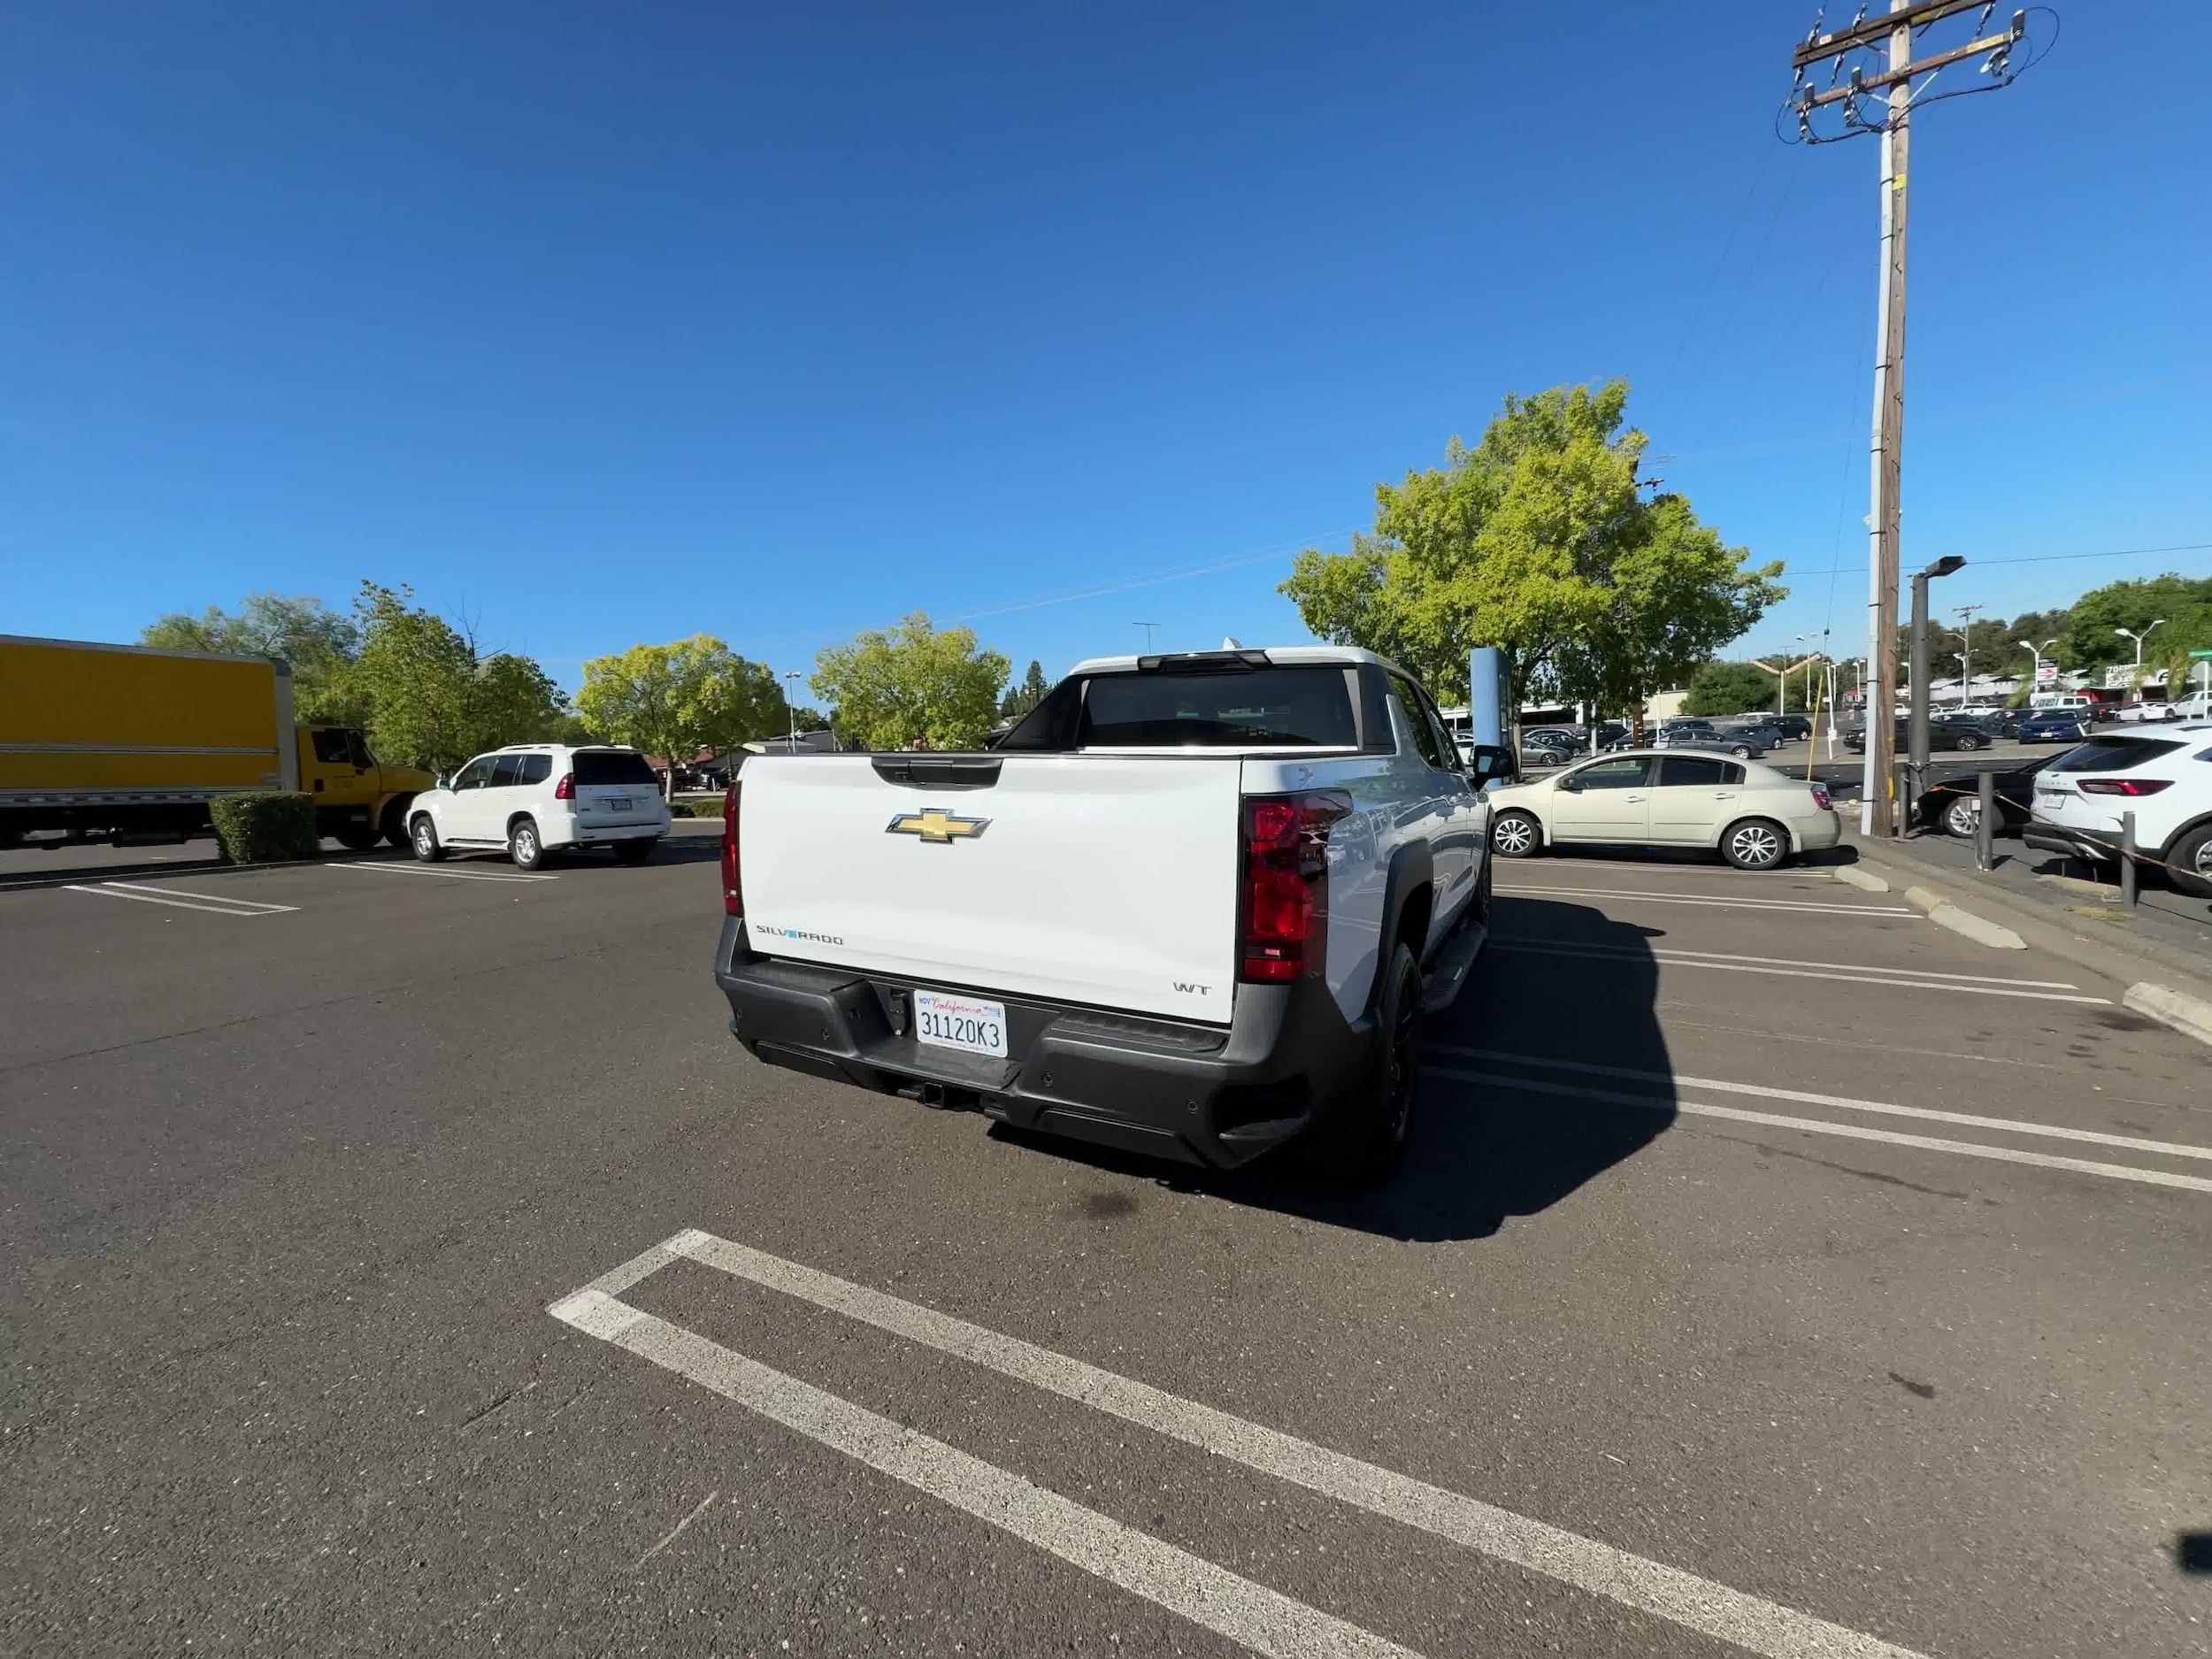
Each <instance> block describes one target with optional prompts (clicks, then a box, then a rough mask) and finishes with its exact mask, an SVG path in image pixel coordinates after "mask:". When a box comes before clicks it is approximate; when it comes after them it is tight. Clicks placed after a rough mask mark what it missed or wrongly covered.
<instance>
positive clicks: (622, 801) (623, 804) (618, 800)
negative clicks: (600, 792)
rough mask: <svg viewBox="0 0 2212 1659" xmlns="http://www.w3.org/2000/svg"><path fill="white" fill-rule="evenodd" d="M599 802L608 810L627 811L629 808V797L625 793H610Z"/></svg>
mask: <svg viewBox="0 0 2212 1659" xmlns="http://www.w3.org/2000/svg"><path fill="white" fill-rule="evenodd" d="M599 804H600V805H601V806H603V807H605V808H606V809H607V810H608V811H610V812H627V811H628V810H630V797H629V796H628V795H609V796H608V797H607V798H606V799H605V800H603V801H602V802H601V803H599Z"/></svg>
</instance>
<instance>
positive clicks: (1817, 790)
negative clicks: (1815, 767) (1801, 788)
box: [1813, 783, 1834, 812]
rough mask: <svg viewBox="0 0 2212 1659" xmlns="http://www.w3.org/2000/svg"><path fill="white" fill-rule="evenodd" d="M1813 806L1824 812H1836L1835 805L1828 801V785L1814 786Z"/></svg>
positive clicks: (1819, 784)
mask: <svg viewBox="0 0 2212 1659" xmlns="http://www.w3.org/2000/svg"><path fill="white" fill-rule="evenodd" d="M1813 804H1814V805H1815V806H1816V807H1818V808H1819V809H1820V810H1822V811H1824V812H1829V811H1832V810H1834V806H1833V803H1831V802H1830V801H1829V799H1828V786H1827V785H1826V784H1824V783H1816V784H1815V785H1813Z"/></svg>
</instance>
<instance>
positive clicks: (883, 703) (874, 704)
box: [809, 611, 1010, 749]
mask: <svg viewBox="0 0 2212 1659" xmlns="http://www.w3.org/2000/svg"><path fill="white" fill-rule="evenodd" d="M1009 668H1010V664H1008V662H1007V660H1006V658H1005V657H1002V656H1001V655H1000V654H999V653H998V652H996V651H987V650H984V649H981V648H980V647H979V645H978V644H977V642H976V637H975V631H974V630H973V629H972V628H933V627H932V626H930V621H929V617H928V615H927V614H926V612H923V611H916V612H914V614H913V615H911V616H910V617H908V618H906V619H905V620H904V621H903V622H902V623H900V624H899V625H898V626H896V627H895V628H887V629H871V630H870V631H868V632H866V633H864V634H859V635H857V636H856V637H855V638H854V640H853V641H852V642H851V643H850V644H849V645H833V646H829V647H827V648H826V649H824V650H823V651H822V652H821V653H820V654H819V655H818V657H816V658H815V659H814V678H813V680H811V681H810V682H809V683H810V684H811V685H812V686H813V687H814V692H815V695H817V696H819V697H821V698H822V699H824V700H825V701H826V702H828V703H833V704H834V705H835V708H836V726H837V731H838V733H839V735H840V739H841V741H844V742H847V743H850V744H852V745H854V746H856V747H857V748H860V749H905V748H907V747H908V746H910V744H912V743H913V742H914V741H915V740H917V739H919V740H920V741H922V742H923V743H925V744H926V745H927V746H928V747H929V748H931V749H972V748H975V747H976V746H977V745H979V744H980V743H981V742H982V741H983V739H984V737H985V735H986V734H987V733H988V732H989V731H990V728H991V723H992V722H993V720H995V718H997V716H998V695H999V687H1001V686H1002V685H1004V684H1005V683H1006V676H1007V672H1008V669H1009Z"/></svg>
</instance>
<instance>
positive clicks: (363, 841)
mask: <svg viewBox="0 0 2212 1659" xmlns="http://www.w3.org/2000/svg"><path fill="white" fill-rule="evenodd" d="M330 833H331V834H332V835H333V836H334V838H335V839H336V841H337V842H338V845H340V846H341V847H342V848H344V849H346V850H347V851H348V852H356V853H365V852H367V851H368V850H369V849H371V848H372V847H373V846H375V845H376V844H377V842H378V841H381V840H382V839H383V837H382V835H381V834H380V833H379V832H378V830H377V827H376V826H375V825H373V824H370V823H365V822H364V823H359V824H357V823H355V822H353V820H352V819H350V818H349V819H347V820H346V822H344V823H343V824H341V825H340V826H338V827H337V828H336V829H334V830H333V831H331V832H330Z"/></svg>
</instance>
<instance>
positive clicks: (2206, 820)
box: [2158, 812, 2212, 858]
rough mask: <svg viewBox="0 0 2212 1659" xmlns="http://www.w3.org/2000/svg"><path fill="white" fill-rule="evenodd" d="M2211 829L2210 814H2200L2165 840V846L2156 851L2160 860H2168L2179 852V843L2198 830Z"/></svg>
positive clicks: (2211, 819) (2211, 817)
mask: <svg viewBox="0 0 2212 1659" xmlns="http://www.w3.org/2000/svg"><path fill="white" fill-rule="evenodd" d="M2206 829H2212V812H2200V813H2198V814H2197V816H2196V817H2194V818H2191V819H2189V820H2188V821H2187V822H2186V823H2185V824H2183V825H2182V826H2180V827H2179V828H2178V829H2177V830H2175V831H2174V833H2172V834H2170V835H2169V836H2168V837H2167V838H2166V844H2165V845H2164V846H2162V847H2161V848H2160V849H2158V856H2160V857H2161V858H2170V857H2172V856H2174V854H2175V853H2176V852H2177V850H2179V849H2180V847H2181V843H2182V842H2184V841H2187V840H2188V839H2189V838H2190V837H2191V836H2192V835H2194V834H2195V833H2197V832H2198V831H2200V830H2206Z"/></svg>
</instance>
